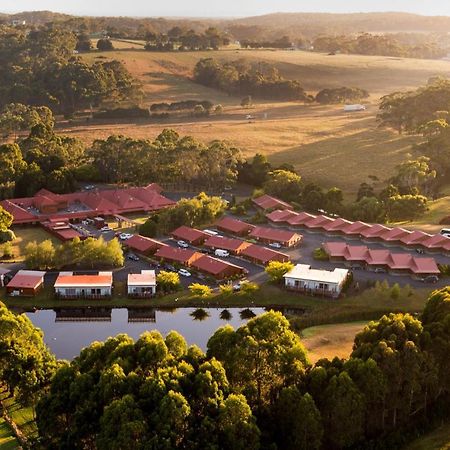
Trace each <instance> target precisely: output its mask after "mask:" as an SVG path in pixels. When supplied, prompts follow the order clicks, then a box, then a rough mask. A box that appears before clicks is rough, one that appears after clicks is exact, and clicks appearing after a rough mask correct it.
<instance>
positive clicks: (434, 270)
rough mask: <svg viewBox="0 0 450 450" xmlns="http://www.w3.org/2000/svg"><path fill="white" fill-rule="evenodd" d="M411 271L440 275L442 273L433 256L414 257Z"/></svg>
mask: <svg viewBox="0 0 450 450" xmlns="http://www.w3.org/2000/svg"><path fill="white" fill-rule="evenodd" d="M411 271H412V272H413V273H415V274H435V275H439V274H440V273H441V271H440V270H439V267H438V266H437V264H436V261H435V260H434V259H433V258H413V263H412V265H411Z"/></svg>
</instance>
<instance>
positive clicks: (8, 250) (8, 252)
mask: <svg viewBox="0 0 450 450" xmlns="http://www.w3.org/2000/svg"><path fill="white" fill-rule="evenodd" d="M2 252H3V254H2V257H3V259H11V258H12V257H13V256H14V252H13V247H12V244H11V242H6V243H5V244H3V248H2Z"/></svg>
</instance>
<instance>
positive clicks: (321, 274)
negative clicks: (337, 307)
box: [284, 264, 349, 298]
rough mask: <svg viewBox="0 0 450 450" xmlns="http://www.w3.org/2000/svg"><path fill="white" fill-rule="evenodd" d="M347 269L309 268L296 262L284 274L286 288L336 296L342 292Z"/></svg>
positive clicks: (312, 293) (305, 292)
mask: <svg viewBox="0 0 450 450" xmlns="http://www.w3.org/2000/svg"><path fill="white" fill-rule="evenodd" d="M348 273H349V271H348V270H347V269H339V268H336V269H334V270H333V271H329V270H319V269H311V266H308V265H307V264H297V265H296V266H295V267H294V268H293V269H292V270H291V271H290V272H288V273H287V274H285V275H284V284H285V287H286V289H289V290H292V291H297V292H301V293H303V294H309V295H322V296H325V297H333V298H337V297H339V295H340V294H341V292H342V288H343V287H344V285H345V281H346V280H347V277H348Z"/></svg>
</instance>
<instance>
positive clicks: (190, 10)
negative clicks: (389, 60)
mask: <svg viewBox="0 0 450 450" xmlns="http://www.w3.org/2000/svg"><path fill="white" fill-rule="evenodd" d="M36 10H50V11H56V12H63V13H68V14H75V15H91V16H135V17H155V16H173V17H185V16H189V17H245V16H256V15H261V14H267V13H271V12H338V13H339V12H371V11H404V12H411V13H417V14H424V15H448V16H450V0H312V1H311V0H308V1H306V0H226V1H223V0H220V1H217V0H216V1H214V0H166V1H157V0H128V1H124V0H72V1H69V0H0V12H6V13H14V12H21V11H36Z"/></svg>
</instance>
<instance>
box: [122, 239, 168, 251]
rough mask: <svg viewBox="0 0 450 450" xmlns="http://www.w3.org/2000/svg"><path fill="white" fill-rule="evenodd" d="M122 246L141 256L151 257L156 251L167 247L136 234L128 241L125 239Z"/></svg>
mask: <svg viewBox="0 0 450 450" xmlns="http://www.w3.org/2000/svg"><path fill="white" fill-rule="evenodd" d="M124 245H125V246H126V247H127V248H129V249H130V250H133V251H135V252H137V253H141V254H143V255H152V254H153V253H155V252H156V251H157V250H158V249H160V248H162V247H167V244H164V243H162V242H159V241H155V240H154V239H150V238H148V237H145V236H140V235H138V234H135V235H133V236H132V237H131V238H130V239H127V240H126V241H125V243H124Z"/></svg>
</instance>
